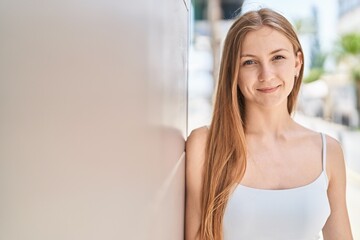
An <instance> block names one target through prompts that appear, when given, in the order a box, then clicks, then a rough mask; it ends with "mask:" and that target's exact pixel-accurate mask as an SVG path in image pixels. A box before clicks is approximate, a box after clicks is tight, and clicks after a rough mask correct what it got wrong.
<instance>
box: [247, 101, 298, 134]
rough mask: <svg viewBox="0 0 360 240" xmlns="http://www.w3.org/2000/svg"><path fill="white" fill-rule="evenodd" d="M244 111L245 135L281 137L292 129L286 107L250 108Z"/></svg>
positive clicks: (292, 122)
mask: <svg viewBox="0 0 360 240" xmlns="http://www.w3.org/2000/svg"><path fill="white" fill-rule="evenodd" d="M250 109H251V110H249V111H246V119H245V123H246V126H245V133H246V134H247V135H248V134H251V135H253V134H255V135H272V136H274V137H276V136H279V135H283V134H284V133H285V132H287V131H288V130H289V129H290V128H292V127H294V123H295V122H294V121H293V119H292V118H291V116H290V114H289V113H288V111H287V108H286V107H274V108H250Z"/></svg>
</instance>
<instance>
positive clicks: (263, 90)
mask: <svg viewBox="0 0 360 240" xmlns="http://www.w3.org/2000/svg"><path fill="white" fill-rule="evenodd" d="M279 87H280V85H278V86H275V87H264V88H258V89H257V90H258V91H260V92H262V93H272V92H275V91H276V90H277V89H278V88H279Z"/></svg>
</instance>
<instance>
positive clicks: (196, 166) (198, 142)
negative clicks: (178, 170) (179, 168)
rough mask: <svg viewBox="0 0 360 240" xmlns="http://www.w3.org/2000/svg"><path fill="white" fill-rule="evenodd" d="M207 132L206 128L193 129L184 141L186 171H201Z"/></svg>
mask: <svg viewBox="0 0 360 240" xmlns="http://www.w3.org/2000/svg"><path fill="white" fill-rule="evenodd" d="M208 133H209V130H208V128H207V127H201V128H197V129H194V130H193V131H192V132H191V134H190V135H189V137H188V139H187V140H186V150H185V151H186V166H187V167H186V170H187V173H188V171H192V170H195V171H196V170H201V168H202V165H203V164H204V160H205V147H206V141H207V137H208Z"/></svg>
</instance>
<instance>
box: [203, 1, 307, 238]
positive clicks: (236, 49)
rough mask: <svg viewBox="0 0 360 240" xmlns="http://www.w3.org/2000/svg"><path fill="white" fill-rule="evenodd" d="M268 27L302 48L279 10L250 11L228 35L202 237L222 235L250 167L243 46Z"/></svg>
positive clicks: (209, 148) (209, 151)
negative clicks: (249, 36) (242, 86)
mask: <svg viewBox="0 0 360 240" xmlns="http://www.w3.org/2000/svg"><path fill="white" fill-rule="evenodd" d="M263 26H268V27H270V28H272V29H274V30H276V31H278V32H279V33H281V34H283V35H284V36H286V37H287V38H288V39H289V40H290V42H291V43H292V45H293V48H294V54H297V53H298V52H301V54H300V55H301V60H302V63H303V62H304V59H303V51H302V48H301V45H300V42H299V40H298V37H297V35H296V33H295V31H294V29H293V27H292V25H291V24H290V23H289V21H288V20H287V19H286V18H285V17H283V16H282V15H280V14H279V13H277V12H275V11H273V10H271V9H267V8H263V9H260V10H257V11H251V12H247V13H245V14H244V15H242V16H241V17H240V18H238V19H237V20H236V21H235V22H234V23H233V25H232V26H231V28H230V29H229V32H228V34H227V36H226V39H225V44H224V48H223V53H222V59H221V64H220V72H219V81H218V86H217V92H216V98H215V104H214V112H213V118H212V123H211V126H210V130H209V135H208V139H207V144H206V155H205V164H204V175H203V187H202V197H201V198H202V199H201V223H200V229H199V232H198V234H199V235H200V236H199V237H200V239H201V240H221V239H222V238H223V232H222V231H223V230H222V223H223V216H224V211H225V207H226V204H227V201H228V199H229V196H230V194H231V191H232V189H233V187H234V186H235V185H236V184H238V183H239V182H240V181H241V179H242V177H243V176H244V173H245V169H246V142H245V132H244V129H245V122H244V119H245V102H244V96H243V95H242V94H241V92H240V90H239V88H238V85H237V79H238V77H239V71H240V70H239V66H240V62H239V60H240V54H241V45H242V42H243V41H244V38H245V36H246V34H247V33H248V32H250V31H254V30H257V29H259V28H261V27H263ZM303 66H304V65H303V64H302V66H301V69H300V72H299V75H298V76H297V77H296V78H295V83H294V87H293V89H292V91H291V93H290V94H289V96H288V100H287V109H288V112H289V114H291V113H292V111H293V109H294V106H295V103H296V99H297V96H298V93H299V89H300V85H301V80H302V76H303V70H304V69H303Z"/></svg>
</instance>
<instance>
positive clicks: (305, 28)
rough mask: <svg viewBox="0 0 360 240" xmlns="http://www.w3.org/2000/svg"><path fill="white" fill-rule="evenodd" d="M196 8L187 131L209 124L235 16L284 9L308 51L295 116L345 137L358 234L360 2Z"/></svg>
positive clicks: (213, 1)
mask: <svg viewBox="0 0 360 240" xmlns="http://www.w3.org/2000/svg"><path fill="white" fill-rule="evenodd" d="M193 6H194V8H195V9H194V10H193V13H194V15H193V21H192V33H191V34H192V35H191V45H190V55H189V112H188V133H190V132H191V130H193V129H194V128H197V127H200V126H203V125H208V124H210V121H211V114H212V102H213V93H214V89H215V87H216V82H215V81H214V79H216V77H214V76H216V75H217V66H218V63H219V59H220V55H221V46H222V42H223V40H224V37H225V34H226V32H227V30H228V28H229V27H230V25H231V24H232V22H233V20H232V19H233V18H234V17H235V16H236V15H237V14H239V13H241V12H244V11H247V10H251V9H258V8H259V7H269V8H272V9H274V10H277V11H279V12H281V13H282V14H283V15H285V16H286V17H287V18H288V19H289V20H290V21H291V22H292V23H293V25H294V27H295V28H296V30H297V32H298V34H299V37H300V41H301V44H302V46H303V49H304V54H305V72H304V79H303V86H302V89H301V92H300V98H299V101H298V106H297V111H296V113H295V114H294V119H295V120H296V121H298V122H299V123H301V124H303V125H304V126H306V127H308V128H310V129H313V130H315V131H319V132H324V133H326V134H328V135H330V136H332V137H334V138H336V139H337V140H338V141H339V142H340V143H341V145H342V147H343V151H344V155H345V160H346V163H347V177H348V180H347V181H348V185H347V201H348V208H349V215H350V221H351V225H352V231H353V235H354V239H360V127H359V126H360V124H359V107H360V104H359V103H360V70H359V69H360V68H359V66H360V34H359V27H358V26H360V0H356V1H345V0H344V1H342V0H339V1H337V0H330V1H325V0H316V1H309V0H302V1H281V0H270V1H251V0H249V1H247V0H245V1H239V0H234V1H231V0H222V1H220V0H209V1H205V0H203V1H202V0H197V1H194V4H193ZM209 6H212V8H211V7H209ZM294 6H295V7H294ZM214 8H215V9H214ZM216 8H217V9H216Z"/></svg>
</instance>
